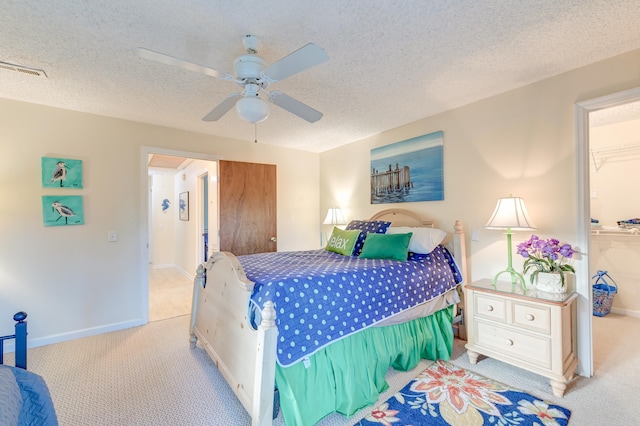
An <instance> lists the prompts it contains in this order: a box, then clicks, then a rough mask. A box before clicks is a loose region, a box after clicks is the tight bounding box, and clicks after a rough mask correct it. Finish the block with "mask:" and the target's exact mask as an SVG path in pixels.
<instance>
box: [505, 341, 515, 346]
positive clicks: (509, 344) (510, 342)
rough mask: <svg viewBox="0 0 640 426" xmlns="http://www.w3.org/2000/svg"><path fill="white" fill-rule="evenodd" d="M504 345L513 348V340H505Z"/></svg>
mask: <svg viewBox="0 0 640 426" xmlns="http://www.w3.org/2000/svg"><path fill="white" fill-rule="evenodd" d="M505 343H506V344H507V346H513V340H511V339H507V341H506V342H505Z"/></svg>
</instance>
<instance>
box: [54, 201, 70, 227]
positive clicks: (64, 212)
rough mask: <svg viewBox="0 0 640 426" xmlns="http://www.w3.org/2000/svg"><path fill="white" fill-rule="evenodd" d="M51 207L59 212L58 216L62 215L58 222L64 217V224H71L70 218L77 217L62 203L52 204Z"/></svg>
mask: <svg viewBox="0 0 640 426" xmlns="http://www.w3.org/2000/svg"><path fill="white" fill-rule="evenodd" d="M51 207H52V208H53V210H55V211H57V212H58V214H59V215H60V217H59V218H57V219H56V222H57V221H59V220H60V219H62V218H63V217H64V224H65V225H68V224H69V222H68V221H69V218H70V217H72V216H75V215H76V214H75V213H74V212H73V210H71V209H70V208H69V207H67V206H63V205H62V203H60V201H54V202H53V203H51Z"/></svg>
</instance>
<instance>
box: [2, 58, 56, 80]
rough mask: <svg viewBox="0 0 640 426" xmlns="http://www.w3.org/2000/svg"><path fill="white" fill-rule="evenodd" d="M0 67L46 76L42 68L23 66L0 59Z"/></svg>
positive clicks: (36, 75)
mask: <svg viewBox="0 0 640 426" xmlns="http://www.w3.org/2000/svg"><path fill="white" fill-rule="evenodd" d="M0 69H3V70H7V71H15V72H21V73H23V74H28V75H32V76H34V77H44V78H47V74H46V73H45V72H44V70H38V69H35V68H29V67H23V66H22V65H15V64H10V63H8V62H1V61H0Z"/></svg>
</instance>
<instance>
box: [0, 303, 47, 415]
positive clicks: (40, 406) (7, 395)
mask: <svg viewBox="0 0 640 426" xmlns="http://www.w3.org/2000/svg"><path fill="white" fill-rule="evenodd" d="M26 318H27V314H26V313H24V312H18V313H16V314H15V315H14V316H13V319H14V321H16V324H15V334H12V335H7V336H0V395H1V396H2V397H1V398H0V425H3V426H4V425H7V426H22V425H38V426H57V424H58V420H57V417H56V412H55V409H54V407H53V402H52V400H51V395H50V394H49V388H48V387H47V385H46V383H45V381H44V379H43V378H42V377H41V376H39V375H37V374H35V373H33V372H30V371H27V322H26V321H25V319H26ZM7 340H15V362H14V364H15V365H14V366H8V365H4V342H5V341H7Z"/></svg>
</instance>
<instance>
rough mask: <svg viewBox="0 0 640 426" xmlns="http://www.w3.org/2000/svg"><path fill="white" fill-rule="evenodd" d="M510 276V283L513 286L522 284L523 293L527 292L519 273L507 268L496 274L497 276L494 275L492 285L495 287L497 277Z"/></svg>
mask: <svg viewBox="0 0 640 426" xmlns="http://www.w3.org/2000/svg"><path fill="white" fill-rule="evenodd" d="M505 273H506V274H510V275H511V283H512V284H513V285H516V284H517V282H518V281H520V283H521V284H522V290H523V291H527V284H526V282H525V280H524V277H523V276H522V274H521V273H519V272H518V271H516V270H515V269H513V268H511V267H508V268H507V269H505V270H504V271H501V272H498V274H497V275H496V277H495V278H494V279H493V285H494V286H495V285H496V283H497V282H498V277H499V276H500V275H502V274H505Z"/></svg>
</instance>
